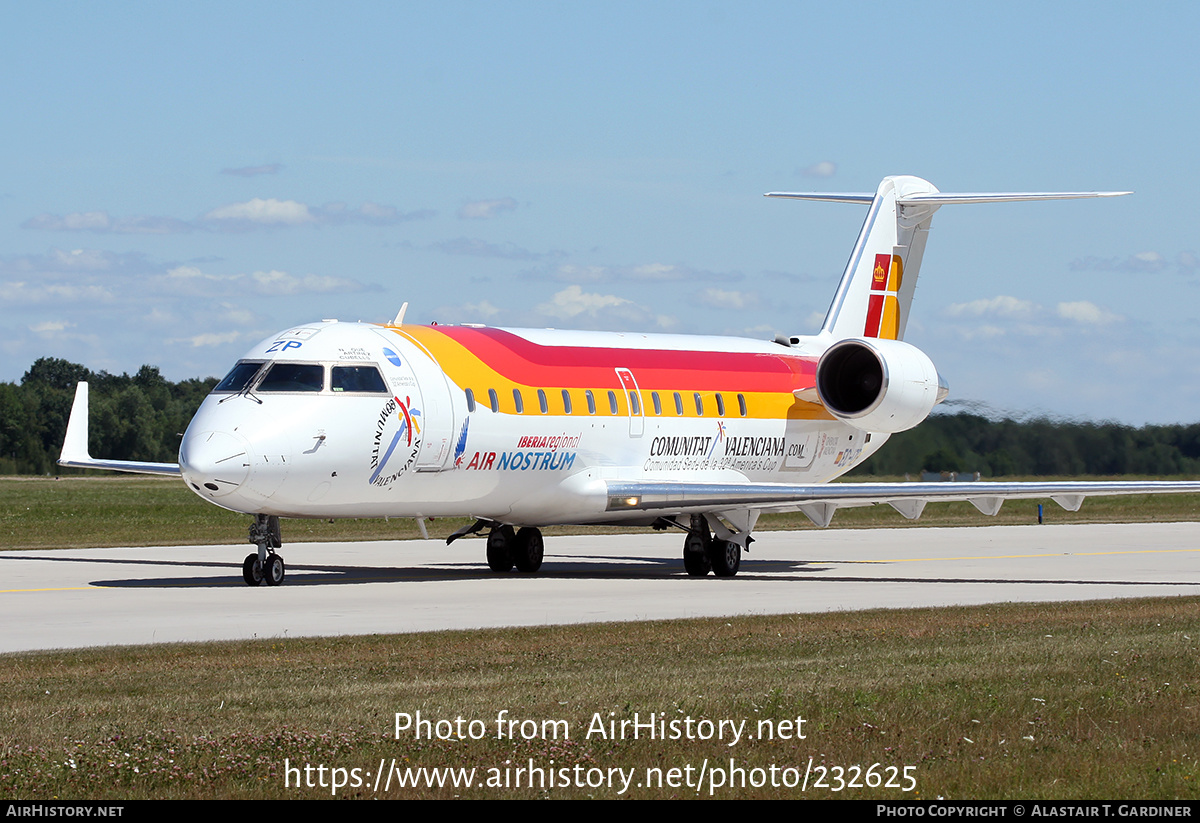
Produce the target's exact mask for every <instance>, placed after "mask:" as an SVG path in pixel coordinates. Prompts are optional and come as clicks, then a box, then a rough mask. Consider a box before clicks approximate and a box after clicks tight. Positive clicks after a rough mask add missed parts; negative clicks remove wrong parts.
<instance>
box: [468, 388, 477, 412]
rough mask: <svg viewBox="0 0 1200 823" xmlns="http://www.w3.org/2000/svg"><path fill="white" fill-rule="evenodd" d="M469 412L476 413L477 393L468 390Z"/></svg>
mask: <svg viewBox="0 0 1200 823" xmlns="http://www.w3.org/2000/svg"><path fill="white" fill-rule="evenodd" d="M467 411H469V412H473V411H475V392H473V391H471V390H470V389H467Z"/></svg>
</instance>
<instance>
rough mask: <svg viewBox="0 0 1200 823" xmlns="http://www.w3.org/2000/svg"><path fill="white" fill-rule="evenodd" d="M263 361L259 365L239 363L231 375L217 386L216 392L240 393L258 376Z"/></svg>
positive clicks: (230, 372) (231, 371)
mask: <svg viewBox="0 0 1200 823" xmlns="http://www.w3.org/2000/svg"><path fill="white" fill-rule="evenodd" d="M262 364H263V361H261V360H259V361H258V362H257V363H254V362H249V361H247V362H244V363H238V364H237V365H236V366H234V367H233V368H232V369H230V371H229V374H227V375H225V379H224V380H222V381H221V382H220V383H218V384H217V386H216V388H214V389H213V391H214V392H227V391H228V392H240V391H242V390H243V389H245V388H246V386H247V385H248V384H249V383H250V380H251V378H253V377H254V375H256V374H258V370H259V369H261V368H262Z"/></svg>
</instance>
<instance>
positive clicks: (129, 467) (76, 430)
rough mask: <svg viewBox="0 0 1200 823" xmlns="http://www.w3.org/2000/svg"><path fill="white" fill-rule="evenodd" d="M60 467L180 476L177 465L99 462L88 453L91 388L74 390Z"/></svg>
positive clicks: (81, 384) (60, 457)
mask: <svg viewBox="0 0 1200 823" xmlns="http://www.w3.org/2000/svg"><path fill="white" fill-rule="evenodd" d="M58 465H60V466H70V467H72V468H76V469H107V470H109V471H115V472H133V473H135V474H164V475H170V476H178V475H179V464H178V463H142V462H140V461H137V460H96V459H94V458H93V457H92V456H91V455H90V454H89V453H88V384H87V383H80V384H79V385H78V386H76V387H75V402H74V404H73V405H72V406H71V418H70V419H69V420H68V421H67V435H66V437H64V438H63V447H62V454H60V455H59V457H58Z"/></svg>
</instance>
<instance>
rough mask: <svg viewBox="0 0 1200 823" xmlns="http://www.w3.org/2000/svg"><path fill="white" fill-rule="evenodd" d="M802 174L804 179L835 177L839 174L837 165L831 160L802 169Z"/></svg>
mask: <svg viewBox="0 0 1200 823" xmlns="http://www.w3.org/2000/svg"><path fill="white" fill-rule="evenodd" d="M800 174H801V175H803V176H804V177H833V176H834V175H835V174H837V164H836V163H833V162H831V161H829V160H822V161H821V162H820V163H813V164H812V165H811V166H809V167H808V168H806V169H801V170H800Z"/></svg>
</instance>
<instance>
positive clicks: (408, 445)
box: [367, 397, 421, 486]
mask: <svg viewBox="0 0 1200 823" xmlns="http://www.w3.org/2000/svg"><path fill="white" fill-rule="evenodd" d="M420 417H421V412H420V410H419V409H416V408H413V406H412V398H410V397H405V398H404V400H403V401H402V400H401V399H400V398H399V397H392V398H389V399H388V401H387V402H386V403H384V404H383V409H382V410H380V412H379V418H378V419H377V420H376V422H375V439H374V440H373V441H372V443H371V465H370V469H371V478H370V479H369V480H368V481H367V482H368V483H370V484H371V485H372V486H388V485H390V484H392V483H394V482H395V481H396V480H397V479H398V478H399V477H400V475H402V474H404V472H406V471H408V469H409V467H411V466H412V464H413V462H414V461H415V460H416V459H417V455H418V454H419V453H420V451H421V423H420Z"/></svg>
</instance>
